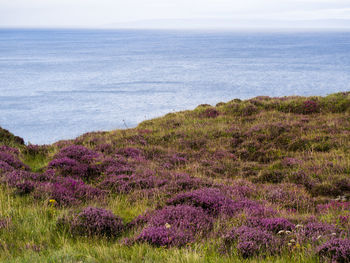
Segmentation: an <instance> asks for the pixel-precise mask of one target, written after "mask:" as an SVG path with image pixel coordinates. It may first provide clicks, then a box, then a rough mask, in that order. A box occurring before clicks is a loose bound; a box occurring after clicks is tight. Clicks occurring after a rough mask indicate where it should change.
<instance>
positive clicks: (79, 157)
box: [54, 145, 99, 163]
mask: <svg viewBox="0 0 350 263" xmlns="http://www.w3.org/2000/svg"><path fill="white" fill-rule="evenodd" d="M65 157H66V158H70V159H73V160H76V161H78V162H83V163H89V162H90V161H92V160H93V159H95V158H98V157H99V154H98V153H97V152H95V151H92V150H90V149H88V148H86V147H84V146H81V145H71V146H68V147H65V148H63V149H62V150H60V152H59V153H58V154H56V155H55V158H54V159H60V158H65Z"/></svg>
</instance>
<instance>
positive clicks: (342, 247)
mask: <svg viewBox="0 0 350 263" xmlns="http://www.w3.org/2000/svg"><path fill="white" fill-rule="evenodd" d="M317 253H318V254H319V255H320V256H321V257H324V258H329V259H331V260H332V262H339V263H347V262H350V239H340V238H334V239H331V240H329V241H327V242H326V243H325V244H323V245H321V246H320V247H318V249H317Z"/></svg>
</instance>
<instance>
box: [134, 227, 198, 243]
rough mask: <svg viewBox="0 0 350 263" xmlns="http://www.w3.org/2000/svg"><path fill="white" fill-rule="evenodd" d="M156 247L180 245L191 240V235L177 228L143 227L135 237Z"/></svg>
mask: <svg viewBox="0 0 350 263" xmlns="http://www.w3.org/2000/svg"><path fill="white" fill-rule="evenodd" d="M136 240H137V241H139V242H147V243H149V244H152V245H154V246H158V247H170V246H177V247H181V246H184V245H185V244H188V243H190V242H191V241H193V240H192V239H191V237H190V236H189V235H188V234H186V233H184V232H183V231H181V230H178V229H174V228H173V229H172V228H166V227H164V226H161V227H148V228H145V229H144V230H143V231H142V232H141V234H140V235H139V236H138V237H137V239H136Z"/></svg>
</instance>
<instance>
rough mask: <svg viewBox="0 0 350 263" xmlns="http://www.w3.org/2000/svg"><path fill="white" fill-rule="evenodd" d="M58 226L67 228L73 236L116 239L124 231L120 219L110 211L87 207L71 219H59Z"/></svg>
mask: <svg viewBox="0 0 350 263" xmlns="http://www.w3.org/2000/svg"><path fill="white" fill-rule="evenodd" d="M58 225H59V226H68V228H69V230H70V231H71V233H72V234H73V235H81V236H104V237H108V238H112V237H117V236H119V235H120V233H121V232H122V231H123V230H124V224H123V221H122V219H121V218H119V217H118V216H116V215H114V214H113V213H112V212H111V211H109V210H105V209H102V208H96V207H87V208H85V209H84V210H83V211H82V212H80V213H79V214H77V215H76V216H74V217H73V218H69V217H68V218H66V217H64V218H61V219H59V221H58Z"/></svg>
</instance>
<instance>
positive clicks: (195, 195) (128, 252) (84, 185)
mask: <svg viewBox="0 0 350 263" xmlns="http://www.w3.org/2000/svg"><path fill="white" fill-rule="evenodd" d="M349 138H350V92H346V93H337V94H332V95H329V96H327V97H309V98H305V97H283V98H270V97H256V98H253V99H250V100H246V101H241V100H239V99H235V100H232V101H229V102H227V103H218V104H217V105H216V106H215V107H213V106H210V105H200V106H198V107H197V108H196V109H195V110H193V111H183V112H178V113H170V114H167V115H165V116H164V117H161V118H157V119H153V120H149V121H145V122H143V123H141V124H140V125H139V126H138V127H136V128H134V129H128V130H115V131H111V132H92V133H87V134H84V135H82V136H80V137H78V138H76V139H75V140H67V141H59V142H57V143H55V144H52V145H41V146H39V145H25V144H24V143H23V140H21V138H19V137H16V136H14V135H12V134H11V133H10V132H8V131H6V130H3V129H0V188H1V191H0V261H1V262H320V261H325V262H329V261H332V260H333V261H335V262H350V240H349V233H350V222H349V221H350V220H349V219H350V201H349V199H350V139H349Z"/></svg>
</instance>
